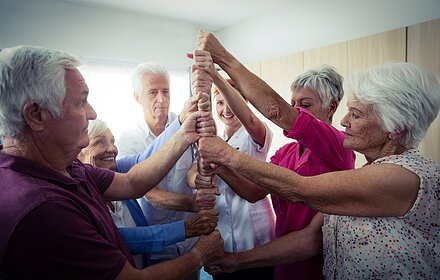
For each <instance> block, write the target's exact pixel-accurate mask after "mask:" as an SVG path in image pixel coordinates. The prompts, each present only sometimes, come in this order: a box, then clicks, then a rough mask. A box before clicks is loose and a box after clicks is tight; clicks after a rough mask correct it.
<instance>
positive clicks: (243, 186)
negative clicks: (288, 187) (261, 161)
mask: <svg viewBox="0 0 440 280" xmlns="http://www.w3.org/2000/svg"><path fill="white" fill-rule="evenodd" d="M225 169H226V170H225V171H224V172H222V173H221V174H218V175H219V176H220V177H221V178H222V179H223V181H225V182H226V184H228V186H229V187H230V188H231V189H232V190H233V191H234V192H235V193H236V194H238V195H239V196H240V197H241V198H243V199H246V200H247V201H249V202H251V203H254V202H257V201H259V200H261V199H263V198H265V197H266V196H267V192H266V191H265V190H264V189H262V188H260V187H258V186H257V185H256V184H254V183H253V182H252V181H250V180H248V179H246V178H244V177H243V176H240V175H239V174H238V173H237V172H235V171H234V170H232V169H230V168H225Z"/></svg>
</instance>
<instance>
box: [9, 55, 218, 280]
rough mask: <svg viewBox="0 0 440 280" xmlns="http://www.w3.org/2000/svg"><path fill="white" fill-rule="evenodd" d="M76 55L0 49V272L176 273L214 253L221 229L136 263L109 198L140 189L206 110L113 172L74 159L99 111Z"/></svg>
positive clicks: (176, 152)
mask: <svg viewBox="0 0 440 280" xmlns="http://www.w3.org/2000/svg"><path fill="white" fill-rule="evenodd" d="M78 64H79V63H78V61H77V60H76V59H75V58H74V57H72V56H70V55H68V54H65V53H62V52H58V51H54V50H49V49H44V48H38V47H15V48H10V49H4V50H2V51H1V52H0V135H1V136H3V137H4V143H3V145H1V146H0V178H1V180H0V205H1V207H0V224H1V226H2V229H1V231H0V278H9V277H10V278H18V279H31V278H32V279H35V278H37V279H40V278H44V279H132V278H133V279H183V278H185V276H187V275H189V274H191V273H192V272H194V271H196V270H197V269H199V268H200V266H201V265H203V264H205V263H206V262H208V261H212V260H213V259H215V258H217V257H219V256H221V254H222V252H223V246H222V242H223V241H222V239H221V237H220V235H219V233H218V232H213V233H211V234H210V235H209V236H203V237H201V238H200V240H199V242H198V243H197V244H196V246H195V247H194V248H193V249H192V250H191V251H190V252H189V253H187V254H186V255H183V256H181V257H179V258H176V259H174V260H171V261H168V262H164V263H160V264H157V265H154V266H150V267H147V268H146V269H144V270H137V269H135V268H134V267H133V260H132V258H131V256H130V253H129V252H128V249H127V247H126V246H125V244H124V243H123V241H122V239H121V237H120V235H119V232H118V231H117V229H116V227H115V225H114V223H113V221H112V219H111V217H110V215H109V212H108V210H107V207H106V204H105V201H106V200H124V199H128V198H134V197H140V196H142V195H144V194H145V193H146V192H147V191H148V190H149V189H151V188H152V187H154V186H155V185H156V184H157V183H159V181H160V180H161V179H162V177H164V176H165V174H166V173H167V172H168V171H169V169H170V168H171V167H172V166H173V165H174V164H175V162H176V160H177V159H178V158H179V157H180V156H181V154H182V153H183V152H184V151H185V150H186V149H187V148H188V147H189V145H191V144H192V143H195V142H196V141H197V140H198V139H199V137H200V136H207V135H212V134H213V132H214V126H213V121H212V118H211V116H210V115H209V113H207V114H205V113H202V112H195V113H192V114H190V115H189V116H188V117H187V118H186V120H185V121H184V123H183V124H182V126H181V128H180V129H179V131H178V132H177V133H175V134H174V136H173V137H172V138H171V139H170V140H169V141H168V143H167V144H165V145H164V146H163V147H162V149H160V150H159V151H158V152H157V153H156V154H154V155H153V156H152V157H150V158H149V159H148V160H146V161H144V162H142V163H140V164H138V165H137V166H135V167H133V168H132V169H131V170H130V171H129V172H128V173H125V174H120V173H114V172H112V171H109V170H103V169H97V168H93V167H92V166H90V165H84V164H82V163H81V162H79V161H77V160H75V158H76V156H77V155H78V153H79V151H80V150H81V149H82V148H84V147H86V146H87V145H88V142H89V139H88V136H87V126H88V121H89V120H91V119H95V118H96V113H95V111H94V110H93V108H92V106H91V105H90V104H89V103H88V102H87V97H88V94H89V91H88V87H87V85H86V83H85V81H84V78H83V77H82V75H81V73H80V72H79V71H78V70H77V68H76V66H77V65H78Z"/></svg>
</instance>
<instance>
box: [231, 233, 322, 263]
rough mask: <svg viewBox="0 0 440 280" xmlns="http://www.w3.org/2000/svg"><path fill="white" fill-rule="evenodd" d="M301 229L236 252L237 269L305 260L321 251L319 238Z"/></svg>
mask: <svg viewBox="0 0 440 280" xmlns="http://www.w3.org/2000/svg"><path fill="white" fill-rule="evenodd" d="M311 237H313V235H308V234H307V233H306V232H303V231H294V232H290V233H288V234H287V235H284V236H281V237H279V238H278V239H275V240H273V241H272V242H269V243H266V244H265V245H262V246H259V247H256V248H254V249H251V250H248V251H245V252H242V253H238V255H237V260H238V266H239V269H247V268H255V267H264V266H275V265H282V264H289V263H295V262H301V261H304V260H307V259H309V258H311V257H313V256H315V255H317V254H319V253H320V251H321V244H322V242H321V241H320V240H314V239H313V238H311Z"/></svg>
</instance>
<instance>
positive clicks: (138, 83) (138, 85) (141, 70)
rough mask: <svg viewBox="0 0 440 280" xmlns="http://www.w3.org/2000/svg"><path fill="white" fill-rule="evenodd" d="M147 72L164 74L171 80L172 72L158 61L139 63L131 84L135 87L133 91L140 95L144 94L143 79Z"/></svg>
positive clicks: (132, 75) (133, 73)
mask: <svg viewBox="0 0 440 280" xmlns="http://www.w3.org/2000/svg"><path fill="white" fill-rule="evenodd" d="M145 74H159V75H163V76H164V77H166V78H167V80H168V81H170V74H169V73H168V70H167V69H166V67H165V66H163V65H162V64H160V63H157V62H144V63H141V64H139V65H138V66H137V67H136V68H135V69H134V70H133V72H132V74H131V85H132V87H133V92H134V93H135V94H136V95H137V96H139V95H141V94H142V91H143V90H144V88H143V83H142V80H143V78H144V75H145Z"/></svg>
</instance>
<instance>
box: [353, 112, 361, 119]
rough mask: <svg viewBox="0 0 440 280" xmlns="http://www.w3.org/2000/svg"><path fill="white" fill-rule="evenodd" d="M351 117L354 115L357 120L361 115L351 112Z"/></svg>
mask: <svg viewBox="0 0 440 280" xmlns="http://www.w3.org/2000/svg"><path fill="white" fill-rule="evenodd" d="M351 117H352V118H353V119H355V120H357V119H359V118H360V116H359V115H357V114H356V113H351Z"/></svg>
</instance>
